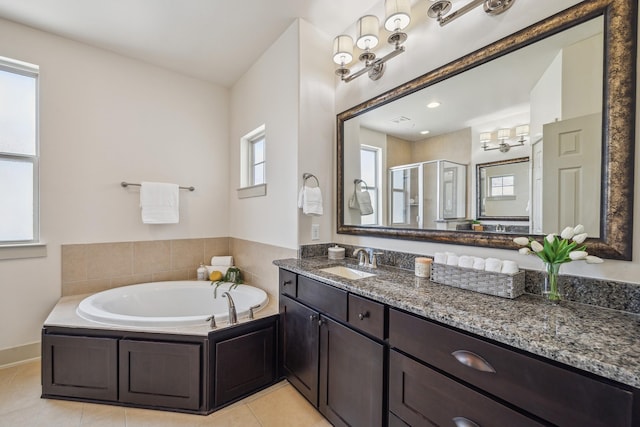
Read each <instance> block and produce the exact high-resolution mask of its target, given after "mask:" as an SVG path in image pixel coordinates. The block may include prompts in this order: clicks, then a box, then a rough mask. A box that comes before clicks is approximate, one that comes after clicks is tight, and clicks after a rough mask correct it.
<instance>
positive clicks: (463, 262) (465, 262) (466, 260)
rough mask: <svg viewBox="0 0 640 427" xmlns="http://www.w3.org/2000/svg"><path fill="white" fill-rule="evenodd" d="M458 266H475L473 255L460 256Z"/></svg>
mask: <svg viewBox="0 0 640 427" xmlns="http://www.w3.org/2000/svg"><path fill="white" fill-rule="evenodd" d="M458 267H464V268H473V257H470V256H468V255H462V256H461V257H460V258H458Z"/></svg>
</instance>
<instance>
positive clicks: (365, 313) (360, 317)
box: [358, 311, 369, 320]
mask: <svg viewBox="0 0 640 427" xmlns="http://www.w3.org/2000/svg"><path fill="white" fill-rule="evenodd" d="M367 317H369V312H368V311H365V312H364V313H358V319H360V320H364V319H366V318H367Z"/></svg>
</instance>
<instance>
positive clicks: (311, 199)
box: [298, 185, 323, 216]
mask: <svg viewBox="0 0 640 427" xmlns="http://www.w3.org/2000/svg"><path fill="white" fill-rule="evenodd" d="M298 207H299V208H302V213H303V214H305V215H313V216H320V215H322V214H323V210H322V191H321V190H320V187H307V186H306V185H304V186H302V188H301V189H300V192H299V193H298Z"/></svg>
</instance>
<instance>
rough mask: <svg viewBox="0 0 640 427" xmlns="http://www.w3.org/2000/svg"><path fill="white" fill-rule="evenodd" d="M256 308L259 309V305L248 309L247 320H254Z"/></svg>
mask: <svg viewBox="0 0 640 427" xmlns="http://www.w3.org/2000/svg"><path fill="white" fill-rule="evenodd" d="M257 308H260V304H258V305H254V306H253V307H249V319H254V317H253V316H254V315H255V313H254V310H255V309H257Z"/></svg>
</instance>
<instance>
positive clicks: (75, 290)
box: [62, 278, 111, 297]
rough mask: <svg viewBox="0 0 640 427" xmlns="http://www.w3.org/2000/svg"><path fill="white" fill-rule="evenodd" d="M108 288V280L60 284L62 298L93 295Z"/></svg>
mask: <svg viewBox="0 0 640 427" xmlns="http://www.w3.org/2000/svg"><path fill="white" fill-rule="evenodd" d="M110 288H111V279H109V278H104V279H93V280H83V281H80V282H68V283H63V284H62V296H63V297H67V296H70V295H80V294H94V293H96V292H100V291H104V290H105V289H110Z"/></svg>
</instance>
